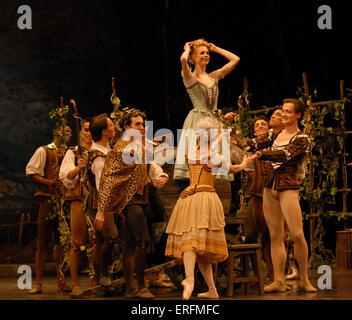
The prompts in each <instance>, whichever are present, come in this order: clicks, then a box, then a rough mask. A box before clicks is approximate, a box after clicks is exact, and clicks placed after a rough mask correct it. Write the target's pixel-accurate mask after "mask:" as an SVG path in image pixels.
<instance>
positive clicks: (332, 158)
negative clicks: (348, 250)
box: [297, 87, 350, 268]
mask: <svg viewBox="0 0 352 320" xmlns="http://www.w3.org/2000/svg"><path fill="white" fill-rule="evenodd" d="M347 90H349V89H347ZM297 93H298V94H299V95H300V98H299V99H300V100H301V101H302V102H303V103H304V104H305V105H307V102H308V97H307V96H306V95H305V93H304V90H303V88H302V87H301V88H298V92H297ZM314 96H315V97H316V96H317V91H316V90H315V91H314ZM349 102H350V100H349V98H345V99H343V100H342V101H336V102H335V103H334V104H327V105H321V106H312V107H311V108H310V109H309V110H308V111H307V112H306V113H305V115H304V118H303V120H302V126H303V128H304V131H305V132H306V133H307V134H309V135H310V137H311V152H310V155H309V156H308V157H307V159H306V179H305V180H304V182H303V184H302V186H301V188H300V194H301V198H303V199H304V200H306V201H307V202H308V203H309V204H310V206H311V207H312V208H314V211H315V212H314V213H315V214H316V216H317V223H318V226H317V228H316V230H315V233H314V245H313V247H314V253H312V258H313V259H312V258H311V261H310V265H311V266H312V267H313V268H314V267H316V266H318V265H320V264H321V263H331V262H332V260H333V259H334V255H333V253H332V251H331V250H329V249H326V248H325V246H324V241H323V238H324V236H325V234H326V233H325V230H324V228H323V218H328V219H329V218H330V217H332V216H337V217H338V219H339V220H340V218H341V214H340V213H339V212H337V211H335V210H331V208H330V207H331V205H334V204H336V201H335V195H336V193H337V191H338V189H337V182H338V181H337V180H338V174H339V170H340V163H341V156H342V154H343V152H344V141H345V138H346V134H345V104H346V103H349ZM303 214H304V215H305V213H303Z"/></svg>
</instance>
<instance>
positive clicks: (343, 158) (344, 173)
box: [340, 80, 348, 229]
mask: <svg viewBox="0 0 352 320" xmlns="http://www.w3.org/2000/svg"><path fill="white" fill-rule="evenodd" d="M344 97H345V94H344V81H343V80H340V98H341V100H342V99H344ZM343 119H344V120H346V113H345V110H343ZM343 129H345V126H343ZM342 143H343V149H342V150H343V152H342V155H341V162H342V163H341V170H342V182H343V189H344V191H343V193H342V211H343V213H345V212H347V211H348V208H347V196H348V191H347V189H348V186H347V169H346V147H345V139H343V140H342ZM343 225H344V229H345V228H346V227H347V225H346V220H345V219H344V221H343Z"/></svg>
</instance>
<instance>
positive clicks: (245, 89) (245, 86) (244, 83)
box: [243, 77, 248, 96]
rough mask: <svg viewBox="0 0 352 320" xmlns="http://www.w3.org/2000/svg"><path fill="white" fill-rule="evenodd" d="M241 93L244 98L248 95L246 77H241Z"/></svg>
mask: <svg viewBox="0 0 352 320" xmlns="http://www.w3.org/2000/svg"><path fill="white" fill-rule="evenodd" d="M243 92H244V94H245V96H247V95H248V79H247V77H243Z"/></svg>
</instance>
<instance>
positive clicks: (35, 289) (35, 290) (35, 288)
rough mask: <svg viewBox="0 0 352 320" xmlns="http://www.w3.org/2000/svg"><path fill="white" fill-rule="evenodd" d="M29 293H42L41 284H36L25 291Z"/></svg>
mask: <svg viewBox="0 0 352 320" xmlns="http://www.w3.org/2000/svg"><path fill="white" fill-rule="evenodd" d="M27 293H29V294H39V293H42V286H41V285H39V284H37V285H36V286H35V287H34V288H32V289H30V290H28V291H27Z"/></svg>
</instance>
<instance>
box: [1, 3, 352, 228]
mask: <svg viewBox="0 0 352 320" xmlns="http://www.w3.org/2000/svg"><path fill="white" fill-rule="evenodd" d="M23 4H26V5H30V6H31V9H32V15H33V20H32V29H31V30H20V29H18V27H17V20H18V18H19V17H20V14H18V13H17V9H18V7H19V6H20V5H23ZM324 4H328V5H330V6H331V9H332V30H320V29H319V28H318V26H317V21H318V18H319V17H320V14H318V7H319V6H320V5H324ZM350 16H351V11H349V10H348V8H347V7H346V3H345V2H343V1H338V2H337V1H336V2H331V1H284V0H281V1H274V0H272V1H269V0H260V1H235V0H232V1H223V0H217V1H190V0H169V1H166V0H155V1H115V0H104V1H102V0H61V1H57V0H45V1H44V0H37V1H32V2H31V1H24V0H1V5H0V62H1V69H0V114H1V116H0V148H1V153H0V177H1V182H0V199H1V201H0V202H1V206H0V207H1V208H0V223H1V222H4V221H5V220H9V219H10V214H11V215H12V216H14V213H19V212H22V211H25V210H27V209H26V208H28V210H30V209H31V208H32V207H33V202H31V201H33V199H32V194H33V191H34V186H33V185H32V184H31V183H30V182H28V180H27V179H26V178H25V176H24V169H25V165H26V163H27V162H28V160H29V158H30V156H31V155H32V154H33V152H34V150H35V149H36V148H37V147H39V146H41V145H44V144H47V143H49V142H50V141H51V128H52V127H51V126H52V123H50V121H49V120H48V118H49V117H48V110H49V109H50V108H52V107H54V106H58V102H59V97H60V96H63V97H64V98H65V101H68V100H69V99H70V98H74V99H76V101H77V104H78V108H79V113H80V114H81V115H82V116H87V115H96V114H98V113H102V112H107V113H110V112H111V111H112V107H111V104H110V100H109V99H110V94H111V77H115V78H116V84H117V94H118V96H119V97H120V99H121V101H122V105H123V106H128V107H136V108H140V109H143V110H145V111H146V112H147V114H148V116H149V118H150V119H153V120H154V121H155V123H154V130H156V129H159V128H163V127H166V128H170V129H172V130H175V129H177V128H182V124H183V121H184V119H185V117H186V115H187V113H188V111H189V110H190V108H191V103H190V100H189V98H188V96H187V94H186V91H185V88H184V86H183V83H182V79H181V75H180V71H181V68H180V62H179V57H180V55H181V53H182V51H183V46H184V43H185V42H186V41H190V40H194V39H197V38H200V37H204V38H205V39H206V40H208V41H209V42H213V43H214V44H216V45H217V46H220V47H222V48H225V49H227V50H230V51H232V52H234V53H236V54H237V55H239V56H240V58H241V61H240V63H239V65H238V67H237V68H236V69H235V70H234V71H233V72H232V73H231V74H230V75H229V76H227V77H226V78H225V79H223V80H221V81H220V98H219V107H220V108H223V107H226V108H229V107H234V108H235V107H236V106H237V103H236V101H237V97H238V96H239V95H240V94H241V93H242V90H243V77H247V78H248V81H249V91H250V92H251V93H252V94H253V99H252V108H254V109H255V108H259V107H262V106H263V105H267V106H272V105H276V104H279V103H280V102H281V101H282V99H283V98H285V97H295V96H296V90H297V87H298V86H301V85H302V80H301V79H302V77H301V74H302V72H306V73H307V75H308V80H309V85H310V90H311V91H312V90H313V89H315V88H316V89H317V90H318V95H319V99H322V100H323V99H335V98H338V97H339V87H338V85H339V80H340V79H343V80H345V85H346V87H352V83H351V82H352V81H351V80H352V79H351V71H352V68H351V58H350V52H349V47H348V46H349V43H350V33H351V23H350V21H351V18H350ZM224 63H225V59H224V58H223V57H221V56H218V55H216V54H212V56H211V62H210V65H209V67H208V68H209V69H208V70H209V71H211V70H214V69H215V68H218V67H220V66H222V65H223V64H224ZM348 117H349V119H351V113H350V112H349V113H348ZM348 125H349V124H348ZM349 126H350V125H349ZM350 160H352V159H350ZM349 174H350V172H349ZM350 209H351V208H350ZM16 219H17V216H16Z"/></svg>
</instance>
